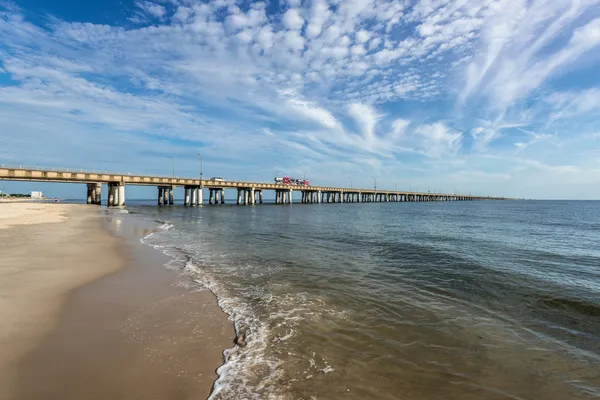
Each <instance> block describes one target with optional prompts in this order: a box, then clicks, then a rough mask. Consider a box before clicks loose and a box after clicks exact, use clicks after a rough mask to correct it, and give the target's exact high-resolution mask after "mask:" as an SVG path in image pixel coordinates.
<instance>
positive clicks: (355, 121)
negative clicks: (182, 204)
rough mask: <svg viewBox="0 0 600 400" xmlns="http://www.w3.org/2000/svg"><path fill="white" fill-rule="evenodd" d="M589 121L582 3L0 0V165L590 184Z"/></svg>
mask: <svg viewBox="0 0 600 400" xmlns="http://www.w3.org/2000/svg"><path fill="white" fill-rule="evenodd" d="M599 117H600V1H592V0H580V1H566V0H563V1H521V0H472V1H467V0H460V1H439V0H423V1H420V2H410V1H397V0H396V1H381V0H351V1H337V0H329V1H326V0H308V1H298V0H291V1H290V0H285V1H284V0H282V1H270V2H247V1H230V0H222V1H221V0H217V1H211V2H202V1H195V0H153V1H127V0H123V1H115V0H110V1H106V0H105V1H96V0H94V1H92V0H90V1H74V0H68V1H43V0H23V1H17V2H6V1H3V0H0V163H9V164H30V165H49V166H61V167H75V168H89V169H105V170H106V169H108V170H114V171H125V172H128V171H131V172H140V173H161V174H170V171H171V160H170V159H168V158H167V157H170V156H173V157H175V159H176V161H175V163H176V174H177V175H179V176H196V175H197V173H198V172H197V171H198V153H199V152H200V153H202V154H203V156H204V170H205V174H206V175H208V176H213V175H219V176H223V177H226V178H228V179H245V180H261V181H263V180H264V181H267V180H268V181H270V180H271V179H272V178H273V177H274V176H275V175H276V174H280V175H288V176H297V177H302V176H303V175H304V174H305V173H306V175H307V177H308V178H309V179H311V180H312V181H313V182H314V183H316V184H323V185H340V186H347V185H349V178H350V177H351V178H352V181H353V185H354V186H355V187H357V186H364V187H372V185H373V178H374V177H375V178H376V179H377V186H378V187H380V188H388V189H393V188H394V187H396V185H397V187H398V188H403V189H409V188H412V189H417V188H418V189H420V190H432V191H433V190H434V189H435V190H438V191H439V190H443V191H447V192H454V191H455V190H456V191H459V192H464V193H468V192H472V193H479V194H489V195H504V196H518V197H529V198H600V124H599V121H600V118H599ZM0 185H2V187H3V188H5V189H4V190H8V191H10V190H12V189H15V188H18V189H29V188H31V189H34V188H37V187H39V186H40V185H38V184H7V183H5V182H4V183H3V182H0ZM63 187H64V188H65V189H62V188H63ZM0 189H1V188H0ZM62 190H64V191H65V192H64V193H69V189H67V188H66V186H62V187H61V189H58V191H59V192H60V191H62ZM140 193H141V192H140ZM56 194H58V195H60V194H61V193H56Z"/></svg>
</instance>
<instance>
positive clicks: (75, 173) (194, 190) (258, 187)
mask: <svg viewBox="0 0 600 400" xmlns="http://www.w3.org/2000/svg"><path fill="white" fill-rule="evenodd" d="M0 180H9V181H11V180H12V181H35V182H62V183H79V184H81V183H85V184H86V188H87V193H86V198H87V203H88V204H98V205H100V204H102V198H101V192H102V191H101V189H102V185H108V198H107V199H106V201H105V204H106V205H107V206H109V207H119V206H124V205H125V187H126V186H128V185H143V186H156V187H157V204H158V205H174V204H175V199H174V189H175V187H178V186H179V187H183V188H184V189H185V190H184V193H185V195H184V198H183V199H182V200H183V204H184V205H186V206H198V205H202V204H203V198H202V193H203V190H202V189H204V188H206V189H208V193H209V201H208V204H211V205H212V204H215V205H216V204H225V189H233V190H237V197H236V200H237V204H238V205H253V204H262V202H263V191H265V190H273V191H274V192H275V203H277V204H292V194H293V192H301V193H302V198H301V203H304V204H315V203H360V202H362V203H370V202H416V201H473V200H507V198H505V197H491V196H471V195H464V194H456V193H454V194H451V193H429V192H412V191H408V192H407V191H402V190H401V191H398V190H379V189H375V188H374V189H359V188H345V187H330V186H312V185H311V186H306V185H288V184H283V183H266V182H245V181H231V180H227V181H225V180H214V179H194V178H178V177H166V176H153V175H139V174H131V173H126V174H123V173H113V172H102V171H86V170H79V169H57V168H34V167H22V166H19V167H17V166H6V165H0Z"/></svg>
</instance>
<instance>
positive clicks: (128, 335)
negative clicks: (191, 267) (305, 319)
mask: <svg viewBox="0 0 600 400" xmlns="http://www.w3.org/2000/svg"><path fill="white" fill-rule="evenodd" d="M5 207H6V208H5ZM7 215H8V216H7ZM106 220H107V217H104V218H103V217H102V216H101V215H100V214H99V213H98V209H97V208H96V207H93V206H82V205H60V204H31V203H22V204H0V227H2V228H0V243H2V244H3V245H2V250H1V252H0V320H2V324H1V325H0V399H19V400H25V399H61V400H62V399H82V398H85V399H108V398H115V399H116V398H138V399H192V398H194V399H199V398H203V397H204V398H205V397H206V396H207V395H208V394H209V392H210V387H211V385H212V382H213V381H214V379H215V378H216V374H215V372H214V371H215V369H216V368H217V367H218V366H219V365H220V363H221V362H222V351H223V349H224V348H226V347H230V346H231V343H232V339H233V328H232V326H231V324H230V323H229V322H228V321H227V318H226V316H225V315H224V314H223V313H222V312H221V310H220V309H219V308H218V307H217V306H216V302H215V299H214V296H212V294H211V293H210V292H190V291H189V290H188V289H184V288H181V287H176V286H175V285H173V283H174V282H175V280H176V275H175V274H174V273H173V272H172V271H167V270H165V269H164V268H163V267H162V264H163V263H164V262H166V261H167V259H166V257H164V256H162V255H161V254H160V253H158V252H157V251H155V250H153V249H150V248H148V247H146V246H144V245H141V244H139V238H140V236H141V235H143V234H145V233H147V232H148V230H149V229H150V227H147V226H142V227H140V226H135V224H129V225H128V224H123V221H122V220H121V219H119V218H116V219H115V218H112V219H111V218H108V220H109V221H111V222H112V226H113V227H114V228H115V229H114V231H115V233H116V234H111V233H110V232H109V230H107V229H106V226H105V225H106V223H107V222H106Z"/></svg>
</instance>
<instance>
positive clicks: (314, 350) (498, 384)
mask: <svg viewBox="0 0 600 400" xmlns="http://www.w3.org/2000/svg"><path fill="white" fill-rule="evenodd" d="M128 208H129V210H130V211H131V212H135V213H138V214H140V215H142V216H144V217H147V218H152V219H156V220H159V221H162V222H164V223H165V228H168V229H163V230H162V231H160V232H158V233H156V234H154V235H152V236H151V237H149V238H146V239H145V241H146V242H147V243H148V244H151V245H154V246H159V247H160V249H161V250H163V251H165V252H167V253H169V254H171V255H172V256H175V257H176V258H177V260H178V261H177V262H175V263H173V265H171V267H173V268H180V269H181V270H182V271H184V273H185V274H186V275H190V276H191V277H192V278H193V279H194V280H195V281H196V282H197V283H198V285H199V286H204V287H207V288H209V289H210V290H212V291H213V292H214V293H215V294H216V295H217V296H218V298H219V302H220V305H221V307H222V308H223V309H224V310H225V311H226V312H227V313H228V314H229V315H230V316H231V318H232V320H233V321H234V322H235V324H236V328H237V330H238V332H240V333H244V334H245V335H246V337H247V341H248V345H247V346H246V347H244V348H238V347H236V348H233V349H231V350H228V351H227V352H226V357H227V362H226V364H225V365H224V366H223V367H221V368H220V370H219V374H220V378H219V380H218V381H217V384H216V386H215V391H214V393H213V395H212V398H214V399H338V398H343V399H367V398H372V399H406V400H412V399H440V400H441V399H560V400H565V399H593V398H599V397H600V202H558V201H555V202H550V201H549V202H544V201H505V202H496V201H481V202H451V203H369V204H315V205H302V204H294V205H292V206H276V205H262V206H255V207H236V206H228V205H225V206H205V207H203V208H201V209H191V208H188V209H186V208H184V207H174V208H168V207H167V208H163V209H159V208H156V207H153V206H143V205H138V206H130V207H128Z"/></svg>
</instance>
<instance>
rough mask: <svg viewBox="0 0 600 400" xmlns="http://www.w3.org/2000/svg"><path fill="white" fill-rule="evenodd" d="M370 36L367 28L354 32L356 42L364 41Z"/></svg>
mask: <svg viewBox="0 0 600 400" xmlns="http://www.w3.org/2000/svg"><path fill="white" fill-rule="evenodd" d="M370 38H371V34H370V33H369V31H367V30H364V29H361V30H360V31H358V32H356V41H357V42H358V43H365V42H367V41H368V40H369V39H370Z"/></svg>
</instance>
